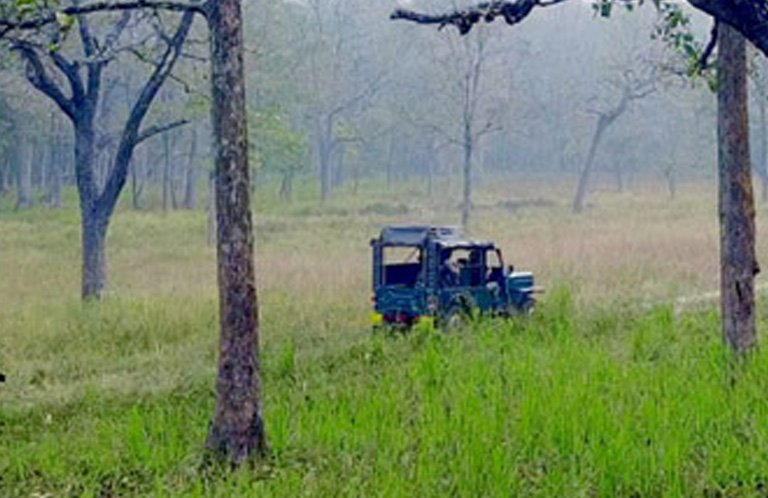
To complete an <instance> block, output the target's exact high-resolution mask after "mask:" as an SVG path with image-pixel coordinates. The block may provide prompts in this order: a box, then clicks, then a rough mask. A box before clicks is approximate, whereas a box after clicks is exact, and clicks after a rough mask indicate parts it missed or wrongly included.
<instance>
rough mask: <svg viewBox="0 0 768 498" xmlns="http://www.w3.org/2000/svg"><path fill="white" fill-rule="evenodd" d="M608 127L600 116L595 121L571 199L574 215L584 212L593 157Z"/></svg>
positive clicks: (593, 162) (604, 119) (593, 161)
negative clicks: (587, 150) (585, 156)
mask: <svg viewBox="0 0 768 498" xmlns="http://www.w3.org/2000/svg"><path fill="white" fill-rule="evenodd" d="M608 126H609V123H608V122H607V121H606V118H605V117H603V116H600V119H598V121H597V126H596V127H595V134H594V135H593V136H592V143H591V144H590V146H589V153H588V154H587V161H586V162H585V163H584V168H583V169H582V170H581V175H580V176H579V185H578V187H576V195H575V196H574V197H573V212H574V213H580V212H582V211H583V210H584V199H585V198H586V197H587V192H588V191H589V184H590V180H591V179H592V168H594V165H595V156H596V155H597V149H598V147H599V146H600V141H601V140H602V138H603V134H605V130H606V129H607V128H608Z"/></svg>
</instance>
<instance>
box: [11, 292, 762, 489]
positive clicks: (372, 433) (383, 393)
mask: <svg viewBox="0 0 768 498" xmlns="http://www.w3.org/2000/svg"><path fill="white" fill-rule="evenodd" d="M89 312H90V311H85V312H84V313H86V314H87V313H89ZM155 312H158V311H157V310H155ZM158 321H159V322H160V323H158ZM190 322H195V319H193V318H190ZM82 326H83V327H84V329H83V330H82V331H81V334H83V335H84V336H89V337H94V338H98V337H101V336H103V334H104V330H103V324H102V323H101V322H100V321H89V320H88V319H87V318H84V320H83V322H82ZM137 329H138V330H135V331H134V332H141V330H142V329H143V332H144V333H139V334H127V335H130V336H131V338H130V339H124V341H126V342H123V343H120V339H119V338H118V339H117V341H118V343H119V344H118V345H115V346H114V350H115V351H118V350H135V349H142V348H147V347H150V348H151V347H153V346H152V340H151V339H149V338H148V337H149V336H156V337H163V338H165V339H170V338H171V337H169V334H171V335H172V334H178V336H182V335H183V332H182V331H178V332H171V331H170V330H168V329H167V328H165V327H164V326H163V323H162V319H160V320H149V321H147V323H146V324H145V325H144V327H141V326H137ZM715 330H717V318H716V316H715V315H714V314H707V313H704V314H696V315H687V316H682V317H678V318H676V317H675V316H674V315H673V312H672V310H671V309H669V308H666V307H659V308H656V309H653V310H651V311H646V312H638V311H634V312H632V311H626V312H625V313H623V314H610V313H608V312H605V311H604V312H597V311H595V312H591V313H580V312H577V311H576V310H575V309H574V307H573V302H572V299H571V297H570V293H568V292H567V291H565V290H559V291H557V292H556V296H554V297H553V298H551V299H550V300H549V301H548V302H547V304H546V305H545V306H543V308H542V309H541V310H540V312H539V313H538V314H537V315H536V316H535V317H534V318H533V319H531V320H520V321H513V322H505V321H481V322H478V323H474V324H471V325H470V327H469V329H468V330H465V331H464V332H462V333H461V334H457V335H454V336H450V337H444V336H441V335H439V334H437V333H434V332H432V331H428V330H417V331H415V332H414V333H412V334H410V335H408V336H405V337H401V336H392V337H389V336H370V337H367V338H365V339H364V340H361V341H360V342H359V343H357V344H355V345H352V346H349V347H347V348H344V349H340V350H338V351H334V352H328V353H326V354H323V355H321V356H318V357H315V358H311V359H303V360H302V359H301V356H299V355H297V354H296V347H295V344H294V343H293V342H292V341H286V342H285V343H283V344H282V345H281V346H280V347H279V348H272V349H269V350H267V351H266V352H265V368H264V370H265V392H266V393H267V395H266V401H265V403H266V423H267V427H268V430H269V436H270V444H271V448H272V454H271V457H270V458H269V459H268V460H267V461H265V462H262V463H260V464H258V465H257V466H256V467H254V468H249V469H245V470H241V471H238V472H234V473H227V472H224V473H221V472H212V471H211V470H205V469H204V468H203V467H201V462H202V453H201V444H202V441H203V440H204V438H205V435H206V425H207V421H208V418H209V416H210V413H211V402H212V393H211V381H212V377H211V376H210V375H209V374H210V372H206V375H191V376H190V379H189V381H188V382H185V383H182V384H179V385H177V386H176V387H174V388H173V389H171V390H169V391H167V392H163V393H150V394H143V395H138V396H135V397H126V396H120V395H115V396H110V395H105V394H104V392H99V391H95V390H94V391H86V392H85V395H84V396H83V397H81V398H80V399H78V400H77V401H76V402H71V403H68V404H66V405H64V406H61V405H53V406H46V405H40V406H37V407H36V409H35V410H29V411H27V410H18V411H16V410H6V411H0V455H2V457H0V475H1V476H2V481H1V484H0V486H1V487H0V490H2V493H0V494H1V495H2V496H3V497H4V498H5V497H17V496H18V497H22V496H25V497H26V496H33V493H38V496H435V497H437V496H467V497H475V496H606V497H612V496H626V497H633V496H643V497H646V496H761V495H763V494H765V491H766V488H765V486H766V485H767V484H768V451H766V448H767V447H768V446H767V443H768V403H767V402H766V398H765V393H766V392H768V355H766V354H765V353H764V352H763V351H759V352H757V353H756V354H755V355H754V356H753V357H751V358H750V359H749V361H746V362H742V363H738V362H734V361H732V359H731V358H729V357H728V355H727V353H726V352H725V351H724V349H723V348H722V346H721V344H720V341H719V340H718V338H717V335H716V334H714V333H713V331H715ZM126 332H128V331H126ZM104 342H109V341H106V340H105V341H104ZM162 342H163V343H164V344H167V347H173V341H169V340H163V341H162ZM87 347H93V346H90V345H89V346H87ZM97 347H98V348H99V349H102V350H103V351H104V352H105V354H108V353H107V352H108V351H109V350H110V349H111V348H112V346H106V345H100V346H97ZM203 349H205V348H203ZM65 352H66V351H62V353H65ZM129 360H130V358H128V359H126V361H129ZM129 362H130V361H129ZM142 368H146V367H142V366H140V365H137V366H136V369H137V370H141V369H142ZM761 493H762V494H761Z"/></svg>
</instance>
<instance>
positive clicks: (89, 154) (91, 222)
mask: <svg viewBox="0 0 768 498" xmlns="http://www.w3.org/2000/svg"><path fill="white" fill-rule="evenodd" d="M94 140H95V135H94V131H93V127H92V123H90V122H89V120H83V121H82V122H80V123H78V124H76V125H75V169H76V171H77V175H76V176H77V182H78V193H79V195H80V225H81V230H82V232H81V242H82V257H83V268H82V270H83V271H82V281H81V283H82V285H81V295H82V298H83V300H90V299H96V300H98V299H101V295H102V292H103V291H104V287H105V285H106V257H105V252H104V247H105V241H106V236H107V223H106V221H102V217H101V216H100V215H99V213H98V207H97V199H98V192H97V190H96V189H97V187H96V181H95V179H94V173H95V168H94V162H95V161H96V154H95V142H94Z"/></svg>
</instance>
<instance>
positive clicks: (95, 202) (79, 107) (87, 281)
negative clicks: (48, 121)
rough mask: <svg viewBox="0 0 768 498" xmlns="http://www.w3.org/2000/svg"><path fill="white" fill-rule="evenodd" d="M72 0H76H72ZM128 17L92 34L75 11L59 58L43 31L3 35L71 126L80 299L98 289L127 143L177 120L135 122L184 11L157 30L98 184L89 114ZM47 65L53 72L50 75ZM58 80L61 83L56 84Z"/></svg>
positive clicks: (178, 37)
mask: <svg viewBox="0 0 768 498" xmlns="http://www.w3.org/2000/svg"><path fill="white" fill-rule="evenodd" d="M77 5H79V4H78V2H75V6H77ZM130 19H131V15H130V13H128V12H124V13H122V14H121V17H120V19H119V20H117V21H116V22H115V23H113V24H112V25H111V27H110V29H109V30H108V32H106V33H105V34H103V35H102V36H101V37H99V36H98V34H97V33H96V31H97V30H94V29H93V28H92V27H91V25H90V23H89V21H88V19H87V18H86V17H85V16H84V15H78V16H77V18H76V23H77V28H78V29H77V33H78V38H79V45H80V47H81V51H82V53H81V54H80V56H79V58H73V57H67V56H66V55H65V54H64V53H63V52H64V51H63V50H60V49H59V48H58V47H52V46H51V43H50V42H46V40H45V34H43V33H36V34H37V37H32V36H29V35H28V33H27V32H22V33H21V34H20V35H19V36H13V37H11V38H10V39H11V42H12V44H13V48H14V49H15V50H17V51H18V52H19V53H20V54H21V56H22V58H23V60H24V61H25V63H26V76H27V79H28V80H29V82H30V83H31V84H32V85H33V86H34V87H35V88H36V89H37V90H39V91H40V92H41V93H42V94H44V95H45V96H47V97H48V98H49V99H51V100H52V101H53V102H54V103H55V104H56V105H57V106H58V108H59V109H60V110H61V111H62V112H63V113H64V114H65V115H66V116H67V118H69V120H70V122H71V123H72V126H73V128H74V135H75V174H76V178H77V186H78V193H79V195H80V213H81V226H82V255H83V272H82V296H83V298H84V299H89V298H96V299H98V298H100V297H101V294H102V291H103V289H104V286H105V282H106V256H105V242H106V236H107V229H108V227H109V223H110V221H111V218H112V214H113V213H114V210H115V207H116V205H117V201H118V198H119V196H120V193H121V191H122V189H123V187H124V185H125V182H126V179H127V175H128V166H129V164H130V162H131V159H132V157H133V151H134V149H135V148H136V146H137V145H138V144H139V143H141V142H142V141H144V140H146V139H147V138H149V137H151V136H154V135H156V134H158V133H162V132H164V131H166V130H168V129H170V128H172V127H175V126H178V125H179V124H182V123H181V122H177V123H169V124H163V125H160V126H152V127H148V128H146V129H143V130H142V129H141V128H142V124H143V121H144V118H145V116H146V115H147V112H148V111H149V108H150V106H151V104H152V102H153V100H154V99H155V96H156V95H157V93H158V91H159V90H160V87H161V86H162V85H163V83H164V82H165V80H166V79H167V78H168V75H169V74H170V72H171V70H172V69H173V67H174V65H175V63H176V61H177V60H178V56H179V54H180V52H181V47H182V45H183V44H184V41H185V40H186V38H187V35H188V34H189V30H190V27H191V25H192V21H193V14H192V13H186V14H184V15H183V18H182V20H181V21H180V23H179V25H178V27H177V28H176V31H175V33H174V34H173V36H170V37H167V36H164V37H160V38H161V39H162V40H164V41H165V42H166V45H165V48H164V49H163V50H162V51H161V54H160V56H159V57H158V59H157V60H156V61H155V64H154V68H153V71H152V73H151V75H150V77H149V78H148V79H147V81H146V83H145V84H144V86H143V87H142V88H141V91H140V92H139V96H138V98H137V99H136V101H135V103H134V105H133V107H132V109H131V112H130V113H129V117H128V119H127V120H126V122H125V124H124V127H123V130H122V133H121V135H120V140H119V143H118V146H117V151H116V153H115V155H114V159H113V161H112V165H111V169H110V171H109V174H108V176H104V181H103V186H102V185H100V182H99V181H98V177H99V175H98V170H97V168H98V165H97V162H96V158H97V154H96V148H97V142H96V131H97V130H96V128H97V126H96V117H97V112H98V109H99V104H100V102H101V101H102V97H103V92H102V90H103V84H104V79H105V71H106V69H107V67H108V66H109V64H111V63H112V62H114V61H115V60H116V52H117V48H118V41H119V39H120V36H121V34H122V33H123V31H124V30H125V28H126V26H127V25H128V23H129V22H130ZM58 36H61V35H58ZM54 72H56V73H57V74H56V75H54ZM61 80H63V81H65V82H66V84H62V83H60V81H61Z"/></svg>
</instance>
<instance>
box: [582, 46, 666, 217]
mask: <svg viewBox="0 0 768 498" xmlns="http://www.w3.org/2000/svg"><path fill="white" fill-rule="evenodd" d="M633 65H634V67H625V68H624V69H623V70H622V72H621V75H620V77H619V78H618V79H616V80H614V81H609V82H607V83H608V84H609V85H610V86H612V87H613V88H616V89H618V93H619V95H618V99H617V100H616V101H615V102H614V103H609V104H606V105H605V106H604V107H602V108H594V109H590V111H589V112H590V113H591V114H594V115H595V116H596V117H597V122H596V123H595V131H594V132H593V134H592V140H591V141H590V145H589V152H588V153H587V157H586V160H585V162H584V166H583V168H582V169H581V174H580V175H579V183H578V186H577V187H576V194H575V195H574V198H573V212H574V213H580V212H581V211H582V210H583V209H584V199H585V198H586V195H587V192H588V191H589V184H590V180H591V177H592V173H593V169H594V165H595V157H596V156H597V152H598V148H599V147H600V142H601V141H602V139H603V136H604V135H605V133H606V131H608V129H610V127H611V126H613V124H614V123H615V122H616V120H617V119H619V118H620V117H621V116H622V115H624V113H626V112H627V111H628V110H629V109H630V106H631V105H632V103H633V102H635V101H637V100H640V99H643V98H645V97H647V96H649V95H651V94H652V93H653V92H655V91H656V73H655V70H654V68H653V67H652V66H648V65H647V64H646V63H645V62H644V61H642V60H640V65H637V64H633Z"/></svg>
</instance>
